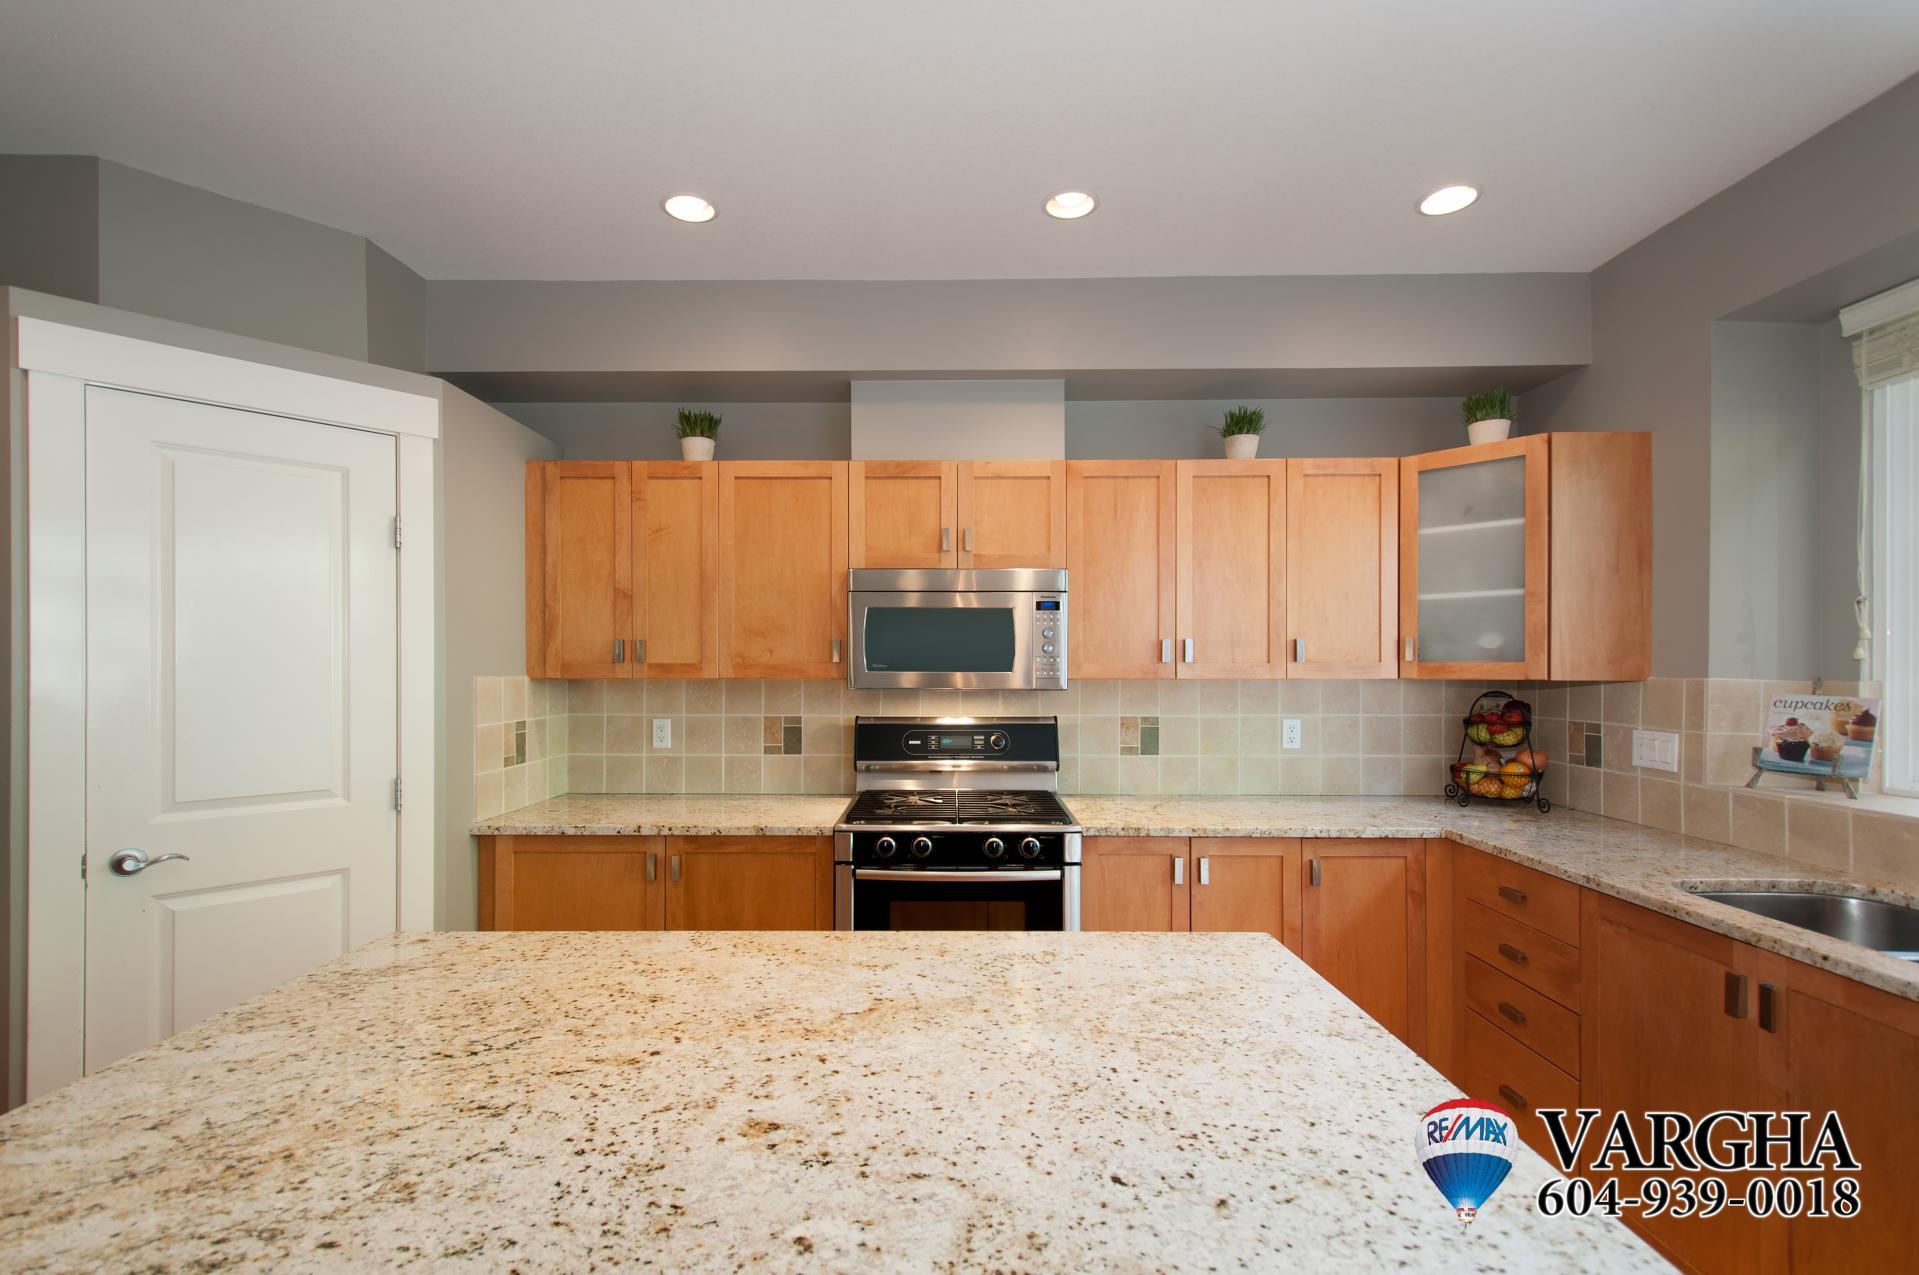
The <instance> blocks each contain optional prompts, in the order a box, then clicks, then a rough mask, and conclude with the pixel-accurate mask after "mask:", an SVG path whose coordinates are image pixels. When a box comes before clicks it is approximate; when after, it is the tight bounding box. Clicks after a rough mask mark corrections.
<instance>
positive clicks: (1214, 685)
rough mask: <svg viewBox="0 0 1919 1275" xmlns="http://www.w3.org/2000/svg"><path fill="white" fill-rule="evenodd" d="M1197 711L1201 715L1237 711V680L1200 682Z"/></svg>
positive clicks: (1209, 715) (1208, 715)
mask: <svg viewBox="0 0 1919 1275" xmlns="http://www.w3.org/2000/svg"><path fill="white" fill-rule="evenodd" d="M1199 711H1200V714H1201V715H1202V716H1207V717H1211V716H1216V715H1218V714H1221V713H1237V712H1239V683H1238V682H1210V681H1209V682H1201V683H1200V684H1199Z"/></svg>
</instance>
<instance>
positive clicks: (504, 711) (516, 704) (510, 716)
mask: <svg viewBox="0 0 1919 1275" xmlns="http://www.w3.org/2000/svg"><path fill="white" fill-rule="evenodd" d="M500 694H501V699H502V701H503V702H502V704H501V706H500V720H501V721H503V722H517V721H519V720H520V719H521V718H523V717H525V716H526V700H527V690H526V678H524V677H503V678H501V679H500ZM509 808H511V807H509Z"/></svg>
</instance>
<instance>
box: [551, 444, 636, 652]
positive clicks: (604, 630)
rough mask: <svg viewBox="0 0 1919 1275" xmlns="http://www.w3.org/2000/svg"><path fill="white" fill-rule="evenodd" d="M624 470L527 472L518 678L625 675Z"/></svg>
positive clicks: (627, 546)
mask: <svg viewBox="0 0 1919 1275" xmlns="http://www.w3.org/2000/svg"><path fill="white" fill-rule="evenodd" d="M632 470H633V466H632V464H631V463H630V462H627V461H623V460H619V461H581V460H567V461H533V462H530V463H529V464H528V465H527V467H526V671H527V676H529V677H626V676H628V675H629V674H630V672H631V669H630V666H629V665H628V664H627V662H626V656H627V649H626V646H627V640H628V636H629V633H630V631H631V628H632V623H633V561H632V543H631V537H630V530H629V529H630V527H631V525H632V523H631V518H632V487H631V476H632Z"/></svg>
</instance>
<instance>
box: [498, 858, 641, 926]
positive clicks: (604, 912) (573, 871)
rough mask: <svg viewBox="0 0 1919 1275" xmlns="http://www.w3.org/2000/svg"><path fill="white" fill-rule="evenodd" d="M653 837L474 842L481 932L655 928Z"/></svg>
mask: <svg viewBox="0 0 1919 1275" xmlns="http://www.w3.org/2000/svg"><path fill="white" fill-rule="evenodd" d="M662 852H663V847H662V844H661V838H659V837H566V836H558V837H481V838H480V880H479V887H480V910H479V926H480V928H481V929H482V930H657V929H659V928H660V924H661V918H662V917H663V916H664V912H663V911H662V909H663V907H664V904H665V894H664V891H663V887H662V884H661V882H662V874H661V870H660V869H661V854H662Z"/></svg>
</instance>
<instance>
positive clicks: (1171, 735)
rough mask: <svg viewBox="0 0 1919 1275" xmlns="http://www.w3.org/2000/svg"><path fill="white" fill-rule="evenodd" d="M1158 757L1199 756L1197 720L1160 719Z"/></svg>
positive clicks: (1193, 718)
mask: <svg viewBox="0 0 1919 1275" xmlns="http://www.w3.org/2000/svg"><path fill="white" fill-rule="evenodd" d="M1159 755H1160V756H1162V757H1197V756H1198V755H1199V718H1197V717H1162V718H1160V719H1159Z"/></svg>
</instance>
